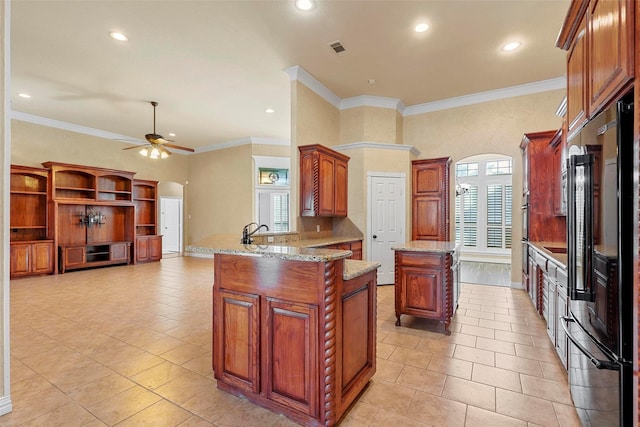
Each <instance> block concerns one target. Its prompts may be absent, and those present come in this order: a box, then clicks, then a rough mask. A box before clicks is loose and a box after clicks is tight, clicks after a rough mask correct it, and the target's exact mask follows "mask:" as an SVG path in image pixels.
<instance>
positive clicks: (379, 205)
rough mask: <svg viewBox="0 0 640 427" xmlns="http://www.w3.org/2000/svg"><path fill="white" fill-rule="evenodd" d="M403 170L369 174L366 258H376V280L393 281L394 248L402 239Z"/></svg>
mask: <svg viewBox="0 0 640 427" xmlns="http://www.w3.org/2000/svg"><path fill="white" fill-rule="evenodd" d="M405 186H406V177H405V175H404V174H380V175H378V174H375V173H372V174H371V175H369V225H370V226H369V236H368V237H369V239H367V240H368V242H369V250H368V253H369V254H370V255H369V260H371V261H373V262H379V263H380V264H381V267H380V268H378V284H379V285H388V284H392V283H394V281H395V280H394V278H395V263H394V256H395V251H393V250H391V248H392V247H393V246H395V245H397V244H402V243H404V242H405V231H404V228H405V227H404V224H405Z"/></svg>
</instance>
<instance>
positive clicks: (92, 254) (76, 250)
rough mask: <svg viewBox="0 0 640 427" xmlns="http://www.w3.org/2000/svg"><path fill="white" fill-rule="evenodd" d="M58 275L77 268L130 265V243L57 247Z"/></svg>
mask: <svg viewBox="0 0 640 427" xmlns="http://www.w3.org/2000/svg"><path fill="white" fill-rule="evenodd" d="M58 250H59V254H58V256H59V261H60V266H59V267H60V268H59V270H60V273H64V272H65V271H67V270H76V269H79V268H91V267H101V266H104V265H114V264H130V263H131V242H112V243H101V244H95V245H69V246H59V249H58Z"/></svg>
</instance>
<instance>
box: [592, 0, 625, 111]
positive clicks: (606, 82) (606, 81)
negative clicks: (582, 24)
mask: <svg viewBox="0 0 640 427" xmlns="http://www.w3.org/2000/svg"><path fill="white" fill-rule="evenodd" d="M633 7H634V2H633V0H618V1H612V0H591V2H590V3H589V9H588V11H589V12H588V15H589V16H588V21H589V22H588V30H587V31H588V47H589V55H588V61H589V84H588V85H587V87H588V89H589V116H590V117H592V116H594V115H595V114H597V112H599V111H600V110H601V109H602V108H603V107H604V106H605V105H606V104H607V103H608V102H609V101H610V100H612V99H613V98H614V97H615V96H616V95H617V94H618V92H620V90H621V89H623V88H624V86H625V85H626V84H627V83H628V82H629V81H630V80H631V79H632V78H633V72H634V70H633V59H634V57H633V36H634V33H633V30H634V21H633Z"/></svg>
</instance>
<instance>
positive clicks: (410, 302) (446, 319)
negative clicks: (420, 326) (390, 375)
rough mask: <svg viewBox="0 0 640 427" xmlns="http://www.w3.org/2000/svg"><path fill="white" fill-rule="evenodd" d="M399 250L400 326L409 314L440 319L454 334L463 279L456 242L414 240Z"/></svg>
mask: <svg viewBox="0 0 640 427" xmlns="http://www.w3.org/2000/svg"><path fill="white" fill-rule="evenodd" d="M391 249H393V250H394V251H395V308H396V319H397V320H396V326H400V325H401V323H400V316H401V315H402V314H408V315H411V316H416V317H422V318H426V319H434V320H439V321H441V322H442V323H443V324H444V332H445V335H450V334H451V331H450V330H449V326H450V324H451V318H452V317H453V314H454V313H455V310H456V307H457V306H458V295H460V280H459V275H458V245H457V244H456V242H441V241H431V240H413V241H410V242H407V243H405V244H403V245H398V246H396V247H392V248H391Z"/></svg>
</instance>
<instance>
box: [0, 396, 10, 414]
mask: <svg viewBox="0 0 640 427" xmlns="http://www.w3.org/2000/svg"><path fill="white" fill-rule="evenodd" d="M11 411H13V404H12V403H11V395H9V396H5V397H0V416H1V415H5V414H8V413H9V412H11Z"/></svg>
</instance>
